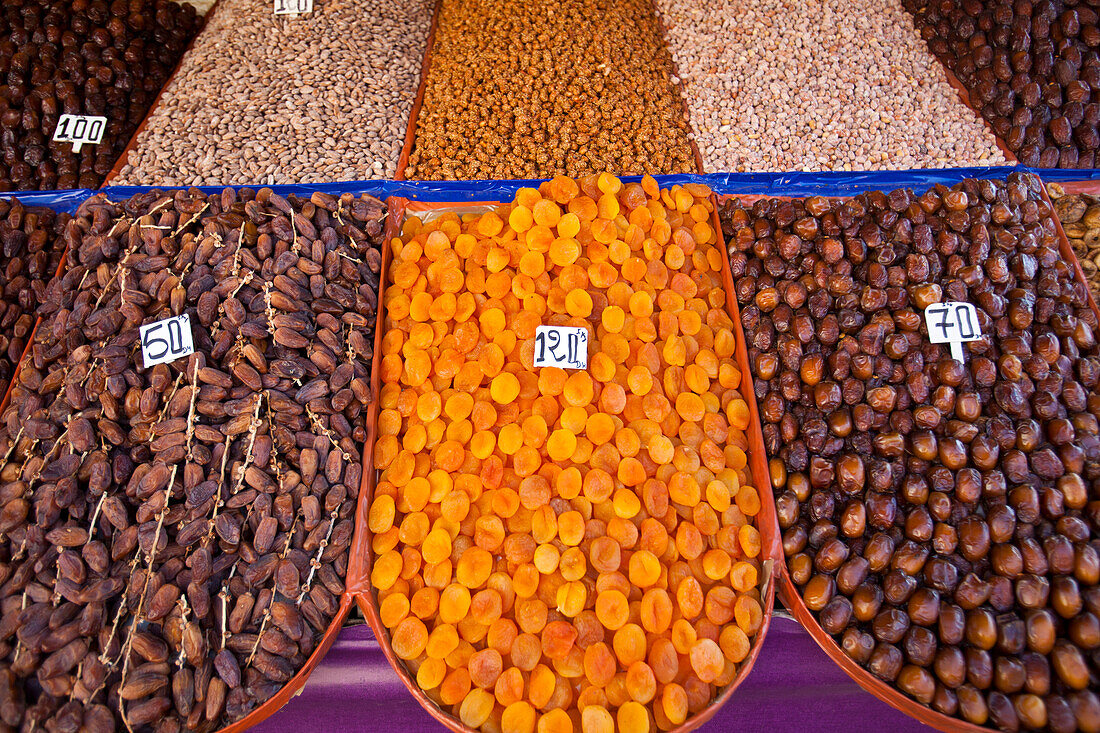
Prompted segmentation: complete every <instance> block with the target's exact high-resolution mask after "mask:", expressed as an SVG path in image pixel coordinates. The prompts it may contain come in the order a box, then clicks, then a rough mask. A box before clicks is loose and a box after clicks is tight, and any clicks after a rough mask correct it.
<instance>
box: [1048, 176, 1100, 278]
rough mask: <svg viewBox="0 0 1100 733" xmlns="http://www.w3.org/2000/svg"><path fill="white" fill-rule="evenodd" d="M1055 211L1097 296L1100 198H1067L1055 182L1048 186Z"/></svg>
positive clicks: (1099, 250)
mask: <svg viewBox="0 0 1100 733" xmlns="http://www.w3.org/2000/svg"><path fill="white" fill-rule="evenodd" d="M1047 193H1048V194H1050V199H1051V201H1053V202H1054V212H1055V213H1056V214H1058V219H1059V220H1061V222H1062V229H1063V230H1065V232H1066V238H1068V239H1069V243H1070V245H1072V247H1073V251H1074V252H1076V253H1077V259H1078V261H1079V262H1080V263H1081V269H1082V270H1083V271H1084V273H1085V278H1086V279H1087V280H1088V281H1089V285H1090V286H1091V287H1092V293H1093V297H1100V197H1097V196H1092V195H1090V194H1074V195H1067V194H1066V193H1065V191H1063V189H1062V187H1061V186H1059V185H1058V184H1057V183H1048V184H1047Z"/></svg>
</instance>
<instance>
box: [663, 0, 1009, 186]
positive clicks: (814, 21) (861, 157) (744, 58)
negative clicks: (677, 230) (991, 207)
mask: <svg viewBox="0 0 1100 733" xmlns="http://www.w3.org/2000/svg"><path fill="white" fill-rule="evenodd" d="M657 9H658V12H659V13H660V16H661V19H662V20H663V21H664V25H665V28H666V29H667V33H666V38H667V40H668V44H669V49H670V50H671V51H672V56H673V59H674V60H675V61H676V67H677V69H678V71H679V74H680V77H681V79H683V93H684V98H685V99H686V100H687V105H688V110H689V112H690V115H691V125H692V129H693V131H694V135H695V142H696V143H697V144H698V146H699V152H700V153H701V154H702V158H703V170H704V171H705V172H707V173H715V172H721V171H795V170H802V171H811V170H812V171H818V170H872V169H879V168H889V169H908V168H948V167H953V166H967V165H997V164H1003V163H1004V155H1003V153H1001V151H1000V150H999V149H998V148H997V143H996V140H995V138H994V136H993V134H992V132H990V130H989V128H988V127H987V126H986V124H985V123H984V122H983V121H982V119H981V118H980V117H978V115H977V114H976V113H975V112H974V111H973V110H971V109H969V108H967V106H966V105H965V104H963V103H962V101H961V100H960V99H959V95H958V93H957V92H956V91H955V90H954V89H953V88H952V87H951V85H950V84H949V83H948V81H947V76H946V74H945V73H944V70H943V66H942V65H941V64H940V63H939V62H938V61H937V60H936V58H935V57H934V56H933V55H932V54H931V53H929V51H928V48H927V46H926V45H925V43H924V41H922V40H921V37H920V34H919V33H917V31H916V30H914V28H913V22H912V19H911V18H910V16H909V15H908V14H907V13H906V12H905V10H904V9H902V7H901V4H900V3H899V2H897V0H860V2H859V5H858V12H852V4H851V3H850V2H845V0H821V1H819V2H813V3H804V2H792V0H707V2H705V3H700V2H698V0H657Z"/></svg>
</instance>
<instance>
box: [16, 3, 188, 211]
mask: <svg viewBox="0 0 1100 733" xmlns="http://www.w3.org/2000/svg"><path fill="white" fill-rule="evenodd" d="M201 25H202V21H201V20H200V19H199V17H198V16H197V15H196V14H195V11H194V9H193V8H191V7H189V6H181V5H179V4H177V3H175V2H172V0H114V1H113V2H107V0H4V3H3V9H2V10H0V72H3V75H4V81H5V84H4V85H3V86H0V191H10V190H13V189H17V190H28V189H64V188H78V187H81V188H96V187H97V186H99V185H100V183H101V182H102V181H103V177H104V176H105V175H107V173H109V172H110V170H111V168H112V167H113V166H114V164H115V161H116V160H117V159H118V156H119V155H121V154H122V151H123V150H124V149H125V148H126V145H127V143H129V142H130V137H131V136H132V135H133V134H134V130H136V129H137V126H138V125H139V124H140V123H141V121H142V119H144V118H145V113H146V112H147V111H148V109H149V106H150V105H151V104H152V103H153V100H154V99H155V98H156V96H157V93H158V92H160V88H161V87H162V86H164V83H165V82H166V81H167V80H168V76H169V74H170V73H171V72H172V69H173V68H174V67H175V65H176V62H177V61H178V60H179V58H180V56H181V55H182V54H183V51H184V49H185V48H186V47H187V44H188V42H189V41H190V40H191V38H192V36H194V35H195V33H196V32H198V30H199V27H200V26H201ZM63 114H74V115H94V116H102V117H106V118H107V126H106V131H105V133H104V135H103V141H102V142H101V143H100V144H98V145H90V144H89V145H85V146H84V147H83V148H82V149H81V151H80V152H79V153H73V145H72V143H62V142H53V136H54V131H55V128H56V127H57V123H58V120H59V119H60V117H61V115H63Z"/></svg>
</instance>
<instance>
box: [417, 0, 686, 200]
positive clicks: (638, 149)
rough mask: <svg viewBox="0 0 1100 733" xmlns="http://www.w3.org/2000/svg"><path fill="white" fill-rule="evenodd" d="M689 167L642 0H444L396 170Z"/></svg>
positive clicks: (679, 116)
mask: <svg viewBox="0 0 1100 733" xmlns="http://www.w3.org/2000/svg"><path fill="white" fill-rule="evenodd" d="M599 171H613V172H615V173H620V174H635V175H640V174H643V173H654V174H656V173H696V172H697V170H696V162H695V153H694V151H693V150H692V147H691V142H690V140H689V139H688V124H687V122H686V121H685V119H684V113H683V103H682V101H681V99H680V94H679V92H678V90H677V88H676V86H675V85H674V83H673V81H672V61H671V59H670V57H669V54H668V51H667V49H665V47H664V45H663V43H662V41H661V34H660V29H659V27H658V23H657V18H656V15H655V14H654V12H653V5H652V3H651V2H649V1H648V0H612V2H601V1H600V0H566V1H565V2H561V0H534V1H533V2H522V3H501V2H496V0H473V1H466V0H462V1H459V0H444V2H443V3H442V4H441V6H440V10H439V20H438V24H437V28H436V33H435V43H434V45H433V46H432V49H431V61H430V65H429V69H428V78H427V85H426V88H425V92H424V105H423V107H422V108H421V110H420V114H419V116H418V118H417V124H416V143H415V145H414V147H413V150H412V154H411V156H410V158H409V165H408V168H407V170H406V171H405V177H406V178H409V179H431V180H438V179H443V180H454V179H507V178H549V177H551V176H554V175H568V176H580V175H586V174H591V173H597V172H599Z"/></svg>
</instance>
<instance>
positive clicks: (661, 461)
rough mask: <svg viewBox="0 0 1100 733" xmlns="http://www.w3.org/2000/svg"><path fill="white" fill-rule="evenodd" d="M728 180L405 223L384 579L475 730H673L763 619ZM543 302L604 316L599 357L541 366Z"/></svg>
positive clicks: (377, 507) (615, 187)
mask: <svg viewBox="0 0 1100 733" xmlns="http://www.w3.org/2000/svg"><path fill="white" fill-rule="evenodd" d="M709 194H710V192H709V190H708V189H706V188H705V187H702V186H685V187H679V186H677V187H674V188H672V189H671V190H664V191H658V188H657V184H656V182H655V181H654V180H653V179H652V178H648V177H647V178H646V179H644V180H643V181H642V183H641V184H638V183H631V184H626V185H623V184H622V183H621V182H620V181H619V180H618V179H617V178H615V177H613V176H610V175H608V174H601V175H600V176H599V177H598V178H597V177H595V176H592V177H588V178H584V179H581V180H580V181H574V180H571V179H568V178H555V179H554V180H552V181H550V182H548V183H544V184H543V185H542V186H541V187H540V188H539V190H537V191H536V190H534V189H530V188H526V189H521V190H520V191H519V192H518V194H517V195H516V199H515V201H514V202H513V203H511V204H509V205H505V206H502V207H500V208H498V209H495V210H492V211H489V212H487V213H484V214H482V215H480V216H478V215H468V216H465V217H463V218H462V219H460V218H459V217H458V216H457V215H455V214H453V213H451V214H448V213H444V214H442V215H441V216H439V217H438V218H435V219H432V220H430V221H421V220H420V219H417V218H410V219H408V220H407V221H406V222H405V225H404V229H403V232H402V236H401V237H400V238H398V239H395V240H393V242H392V243H391V246H392V249H393V264H392V266H391V268H390V275H389V282H390V287H389V288H388V289H387V290H386V296H385V306H386V322H387V333H386V335H385V337H384V338H383V341H382V344H383V356H382V362H381V367H380V368H381V370H382V372H381V375H380V376H381V380H382V383H383V385H384V386H383V387H382V391H381V395H380V407H381V413H380V415H379V418H378V432H379V438H378V441H377V443H376V447H375V467H376V468H378V469H381V474H380V477H379V480H378V484H377V488H376V490H375V495H374V497H373V502H372V504H371V508H370V515H369V527H370V530H371V532H372V533H373V536H372V549H373V552H374V561H373V567H372V571H371V582H372V584H373V586H374V588H375V590H376V592H377V601H378V604H379V612H380V616H381V620H382V623H383V624H384V625H385V626H386V627H387V628H388V629H390V635H391V642H392V646H393V650H394V652H395V653H396V654H397V656H398V657H399V658H400V659H403V660H405V661H406V663H407V664H408V666H409V669H410V670H411V672H412V673H413V674H414V675H415V678H416V681H417V684H419V685H420V686H421V687H422V688H423V689H424V690H426V691H427V692H428V695H429V696H430V697H431V698H432V699H433V700H435V701H436V702H437V703H439V704H440V705H441V706H442V707H443V709H444V710H446V711H448V712H450V713H453V714H454V715H455V717H457V718H458V719H460V720H461V721H462V722H463V723H465V724H467V725H469V726H472V727H475V728H477V727H484V729H485V730H492V729H503V730H508V731H533V730H534V729H535V726H536V721H538V725H539V729H540V730H541V729H543V726H550V727H551V728H553V729H554V730H569V729H572V730H577V731H579V730H581V728H582V722H583V726H584V730H588V731H601V730H607V731H610V730H612V727H613V726H616V725H617V727H618V729H619V730H624V731H645V730H647V729H651V728H652V727H653V726H654V725H655V726H656V727H657V728H661V729H667V728H669V727H671V726H673V725H676V724H679V723H682V722H683V721H684V720H685V719H686V718H687V717H688V716H689V715H692V714H694V713H697V712H699V711H700V710H702V709H703V708H705V707H706V706H707V704H708V703H709V702H710V701H711V700H712V699H713V698H714V695H715V693H716V690H717V689H718V688H721V687H722V686H724V685H726V684H728V683H729V682H730V681H731V680H733V679H734V677H735V675H736V674H737V671H738V663H739V662H741V661H742V660H743V659H744V658H745V656H746V655H747V654H748V652H749V650H750V646H751V644H752V638H753V636H754V635H755V634H756V633H757V632H758V631H759V629H760V627H761V624H762V622H763V608H762V603H761V597H760V591H759V589H758V585H759V584H760V581H761V580H762V579H763V573H762V567H761V560H760V551H761V540H760V534H759V532H758V530H757V529H756V528H755V527H754V518H755V516H756V515H757V513H758V512H759V510H760V496H759V493H758V492H757V490H756V488H754V485H753V479H752V476H751V475H750V474H749V470H748V468H747V467H746V456H745V450H746V446H747V443H746V438H745V433H744V430H745V429H746V428H747V427H748V424H749V411H748V405H747V404H746V402H745V400H744V399H743V396H742V394H741V393H740V392H738V388H739V387H740V386H741V374H740V373H739V372H738V371H737V369H736V368H735V367H734V366H733V365H732V361H731V359H732V355H733V353H734V346H735V344H734V336H733V332H732V327H733V324H732V322H731V320H730V317H729V316H728V315H727V313H726V311H725V303H726V300H725V294H724V292H723V290H722V285H721V268H722V260H721V258H722V257H723V254H722V252H721V251H720V250H719V249H718V248H717V247H716V232H715V231H714V229H713V227H712V225H711V217H712V211H713V207H712V204H711V201H710V198H709ZM540 324H541V325H568V326H578V327H583V328H586V329H588V333H589V336H590V345H589V350H588V354H589V356H588V369H587V370H584V371H581V370H569V371H563V370H561V369H557V368H542V369H535V368H534V366H533V354H534V337H535V329H536V327H537V326H538V325H540Z"/></svg>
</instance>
